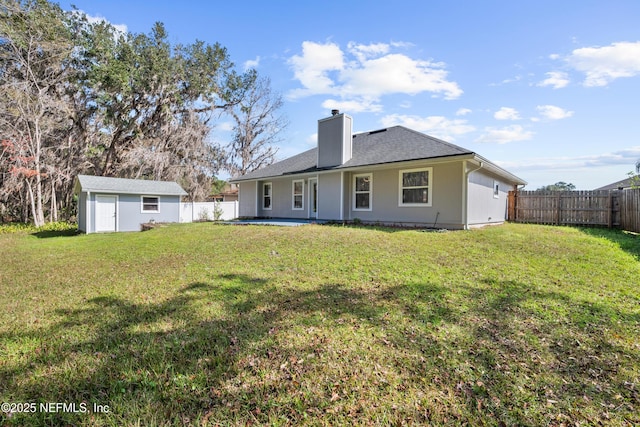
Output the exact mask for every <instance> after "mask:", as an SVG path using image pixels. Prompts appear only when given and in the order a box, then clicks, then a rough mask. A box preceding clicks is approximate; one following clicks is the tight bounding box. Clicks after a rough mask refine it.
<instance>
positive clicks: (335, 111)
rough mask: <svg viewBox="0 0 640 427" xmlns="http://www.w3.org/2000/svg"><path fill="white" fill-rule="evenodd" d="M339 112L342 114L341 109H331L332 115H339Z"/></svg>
mask: <svg viewBox="0 0 640 427" xmlns="http://www.w3.org/2000/svg"><path fill="white" fill-rule="evenodd" d="M338 114H340V110H331V115H332V116H337V115H338Z"/></svg>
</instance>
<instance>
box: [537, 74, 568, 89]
mask: <svg viewBox="0 0 640 427" xmlns="http://www.w3.org/2000/svg"><path fill="white" fill-rule="evenodd" d="M546 75H547V78H546V79H544V80H543V81H541V82H540V83H538V86H543V87H544V86H551V87H553V88H554V89H561V88H563V87H565V86H567V85H568V84H569V82H570V80H569V76H568V74H567V73H565V72H562V71H550V72H548V73H546Z"/></svg>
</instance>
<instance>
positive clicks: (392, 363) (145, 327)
mask: <svg viewBox="0 0 640 427" xmlns="http://www.w3.org/2000/svg"><path fill="white" fill-rule="evenodd" d="M462 292H463V293H464V295H458V294H452V293H451V291H450V289H449V288H448V287H447V286H441V285H438V284H434V283H410V284H404V285H398V286H394V287H375V286H374V287H363V288H356V287H346V286H343V285H341V284H338V283H330V284H325V285H323V286H319V287H317V288H312V289H298V288H296V287H295V286H294V285H288V286H284V285H282V284H278V285H275V284H273V283H271V282H270V281H269V280H265V279H263V278H259V277H251V276H248V275H243V274H224V275H218V276H215V277H214V278H212V279H211V280H210V281H207V282H194V283H190V284H188V285H187V286H185V287H183V288H182V289H179V290H178V291H176V293H175V294H174V295H173V296H171V297H170V298H168V299H166V300H164V301H160V302H139V301H130V300H128V299H126V298H121V297H117V296H99V297H95V298H93V299H90V300H88V301H87V302H86V303H85V304H83V305H82V306H81V307H74V308H71V309H65V310H57V311H56V313H55V317H57V318H58V319H59V320H57V322H56V323H54V324H52V325H51V326H48V327H41V328H40V327H37V326H36V327H32V328H30V329H29V328H26V329H25V330H24V331H21V332H8V333H4V334H2V335H0V343H2V347H0V348H1V349H2V351H3V352H4V353H5V356H6V357H4V359H5V361H4V362H3V363H0V396H2V398H3V399H4V400H5V401H13V402H67V403H73V402H75V403H77V404H79V403H80V402H87V403H89V404H90V405H89V406H90V407H92V405H93V403H96V404H99V405H105V404H106V405H109V407H110V412H109V413H108V414H95V413H94V414H77V413H76V414H74V413H68V412H57V413H44V412H39V413H36V414H13V415H12V416H11V417H8V416H7V415H2V414H0V421H4V422H6V423H7V424H15V425H43V424H46V425H81V424H84V425H92V424H109V425H123V424H128V423H130V422H132V420H140V422H141V423H142V424H146V425H156V424H177V425H208V424H211V425H215V424H241V425H244V424H247V423H257V424H271V423H274V422H275V423H280V424H298V423H304V422H307V423H308V422H312V420H314V419H315V420H316V421H317V422H318V423H320V424H345V423H348V422H355V423H357V422H358V420H360V422H364V421H366V420H367V419H369V420H375V419H378V420H382V419H384V420H387V421H388V422H389V423H391V424H396V423H418V424H420V423H422V424H428V423H436V424H446V423H454V424H482V423H484V424H486V423H489V424H500V425H503V424H507V425H509V424H518V425H535V424H539V423H544V422H547V421H548V417H549V416H556V415H557V414H558V413H569V414H570V416H569V420H563V421H585V420H587V419H588V416H591V415H593V416H599V415H600V413H601V412H602V410H601V404H605V403H606V404H609V403H608V402H609V399H613V400H615V398H614V396H618V395H619V396H621V398H620V399H622V400H620V399H618V402H617V403H618V406H620V407H621V408H622V410H620V409H618V413H617V414H614V413H613V412H612V415H611V416H612V417H615V416H619V417H626V418H625V419H627V420H634V418H633V417H632V416H631V415H629V414H633V406H632V405H633V404H635V405H637V404H638V395H637V391H635V390H634V389H632V388H630V387H629V386H626V385H625V384H624V383H623V382H622V381H621V380H620V378H621V377H620V376H619V375H616V374H617V373H618V372H620V371H622V370H623V368H625V369H626V365H625V367H623V366H622V364H623V363H637V362H640V361H638V360H637V354H629V352H628V350H625V349H623V348H620V347H619V346H616V345H614V344H612V343H611V342H610V341H609V340H607V339H606V336H605V335H604V333H605V330H607V329H608V328H613V327H614V324H615V321H614V313H611V312H610V311H609V310H607V309H605V308H604V307H599V306H595V307H594V306H593V305H589V306H588V307H587V305H585V304H586V303H585V304H580V303H579V304H575V303H576V301H572V300H570V299H568V298H567V297H566V296H564V295H560V294H555V293H551V292H541V291H537V290H533V289H531V287H530V286H528V285H527V284H525V283H520V282H515V281H497V280H492V279H485V280H484V281H483V282H481V286H480V287H477V288H474V287H467V288H465V287H463V288H462ZM540 305H542V306H546V307H549V309H552V308H553V307H565V308H566V309H567V310H568V312H567V314H566V316H565V318H564V319H560V320H561V321H560V322H558V323H553V322H551V323H550V322H545V321H543V320H542V319H541V317H540V316H541V313H542V312H541V311H540V310H541V309H539V308H538V306H540ZM543 314H544V313H543ZM589 316H591V317H589ZM620 316H622V317H623V318H624V321H625V322H626V323H631V322H637V321H638V320H640V319H638V317H637V313H635V314H633V313H631V314H630V313H618V317H617V319H618V320H619V319H620V318H621V317H620ZM629 316H636V317H633V318H630V317H629ZM589 325H592V328H591V329H589V328H590V326H589ZM576 340H580V342H581V345H582V347H580V346H576V344H575V341H576ZM601 352H606V354H602V353H601ZM624 356H628V357H631V358H632V360H630V361H629V360H627V359H624ZM572 358H573V359H572ZM633 358H635V359H633ZM574 359H575V360H574ZM594 375H595V376H594ZM603 390H604V392H603ZM562 393H564V394H562ZM585 393H586V394H585ZM598 393H600V395H602V397H597V396H599V394H598ZM634 393H635V394H634ZM583 395H584V396H587V397H588V399H591V402H592V403H585V402H587V401H586V400H584V399H583ZM563 399H565V400H566V403H564V402H562V403H558V402H561V401H562V400H563ZM634 399H635V400H634ZM549 401H553V402H556V403H555V405H556V406H558V405H560V408H559V409H558V408H556V407H553V408H550V407H549ZM576 405H577V406H576ZM622 405H631V406H632V407H631V409H629V408H628V407H627V406H622ZM573 407H577V408H578V409H577V410H578V412H577V413H576V412H575V411H574V413H573V414H572V413H571V412H570V411H571V410H572V409H571V408H573ZM585 407H587V408H588V409H589V410H591V409H592V407H593V408H596V413H593V414H592V413H581V412H579V411H581V410H584V408H585ZM559 411H560V412H559ZM619 414H622V415H619ZM2 417H4V419H3V418H2ZM557 421H558V423H560V421H562V420H559V419H558V420H557ZM591 421H593V420H591ZM385 424H386V422H385Z"/></svg>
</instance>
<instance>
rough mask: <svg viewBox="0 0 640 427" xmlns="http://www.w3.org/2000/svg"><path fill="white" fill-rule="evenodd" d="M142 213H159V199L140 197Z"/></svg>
mask: <svg viewBox="0 0 640 427" xmlns="http://www.w3.org/2000/svg"><path fill="white" fill-rule="evenodd" d="M142 212H154V213H155V212H160V197H151V196H142Z"/></svg>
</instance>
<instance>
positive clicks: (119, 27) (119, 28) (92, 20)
mask: <svg viewBox="0 0 640 427" xmlns="http://www.w3.org/2000/svg"><path fill="white" fill-rule="evenodd" d="M76 13H78V14H80V15H84V16H85V17H86V18H87V22H89V24H96V23H98V22H105V23H107V24H110V25H111V26H112V27H113V28H115V30H116V32H117V33H120V34H127V32H128V28H127V26H126V25H125V24H113V23H111V22H109V20H108V19H107V18H105V17H104V16H99V15H98V16H91V15H89V14H87V13H86V12H84V11H82V10H78V11H77V12H76Z"/></svg>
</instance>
